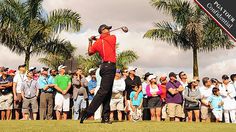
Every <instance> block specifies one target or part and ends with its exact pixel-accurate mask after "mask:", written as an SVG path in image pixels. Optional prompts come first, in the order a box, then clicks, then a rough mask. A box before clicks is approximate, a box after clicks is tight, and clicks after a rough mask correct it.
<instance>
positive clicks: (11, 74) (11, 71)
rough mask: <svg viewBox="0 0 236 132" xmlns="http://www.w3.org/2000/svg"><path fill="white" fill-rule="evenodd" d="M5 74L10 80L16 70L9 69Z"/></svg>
mask: <svg viewBox="0 0 236 132" xmlns="http://www.w3.org/2000/svg"><path fill="white" fill-rule="evenodd" d="M7 74H8V75H9V76H11V77H12V78H14V76H15V75H16V70H13V69H10V70H9V71H8V72H7Z"/></svg>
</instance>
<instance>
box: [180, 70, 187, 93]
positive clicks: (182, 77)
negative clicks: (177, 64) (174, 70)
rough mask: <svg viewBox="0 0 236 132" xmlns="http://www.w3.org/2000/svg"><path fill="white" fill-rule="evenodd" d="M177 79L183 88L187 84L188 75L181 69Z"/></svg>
mask: <svg viewBox="0 0 236 132" xmlns="http://www.w3.org/2000/svg"><path fill="white" fill-rule="evenodd" d="M179 79H180V81H179V82H180V83H181V85H182V86H183V87H184V89H185V88H186V87H187V86H188V77H187V74H186V73H184V72H183V71H181V72H180V73H179ZM183 93H184V91H183Z"/></svg>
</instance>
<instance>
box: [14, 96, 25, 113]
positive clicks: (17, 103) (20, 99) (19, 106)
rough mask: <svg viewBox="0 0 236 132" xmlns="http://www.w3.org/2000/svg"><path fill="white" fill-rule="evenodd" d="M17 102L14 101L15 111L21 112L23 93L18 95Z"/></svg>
mask: <svg viewBox="0 0 236 132" xmlns="http://www.w3.org/2000/svg"><path fill="white" fill-rule="evenodd" d="M16 97H17V100H16V101H14V109H17V110H20V109H21V108H22V100H23V99H22V96H21V93H17V94H16Z"/></svg>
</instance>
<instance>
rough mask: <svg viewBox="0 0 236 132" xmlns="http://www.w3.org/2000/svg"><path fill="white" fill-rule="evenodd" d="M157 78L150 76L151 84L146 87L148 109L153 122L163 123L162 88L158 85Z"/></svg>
mask: <svg viewBox="0 0 236 132" xmlns="http://www.w3.org/2000/svg"><path fill="white" fill-rule="evenodd" d="M156 78H157V77H156V76H154V75H150V76H149V77H148V80H149V82H150V83H149V84H148V85H147V87H146V93H147V96H148V107H149V108H150V113H151V120H157V121H161V105H162V100H161V97H160V95H161V93H162V90H161V88H160V87H159V86H158V85H157V81H156Z"/></svg>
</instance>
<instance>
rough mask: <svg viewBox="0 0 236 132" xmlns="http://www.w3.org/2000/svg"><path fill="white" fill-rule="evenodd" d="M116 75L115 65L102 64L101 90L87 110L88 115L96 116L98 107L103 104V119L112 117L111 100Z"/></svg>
mask: <svg viewBox="0 0 236 132" xmlns="http://www.w3.org/2000/svg"><path fill="white" fill-rule="evenodd" d="M115 73H116V64H115V63H102V65H101V69H100V76H101V78H102V80H101V85H100V88H99V90H98V92H97V94H96V95H95V96H94V98H93V100H92V102H91V104H90V105H89V106H88V108H87V113H88V115H92V114H94V112H95V111H96V110H97V109H98V107H99V106H100V105H101V104H102V105H103V110H102V118H103V119H104V118H109V116H110V100H111V95H112V86H113V82H114V78H115Z"/></svg>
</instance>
